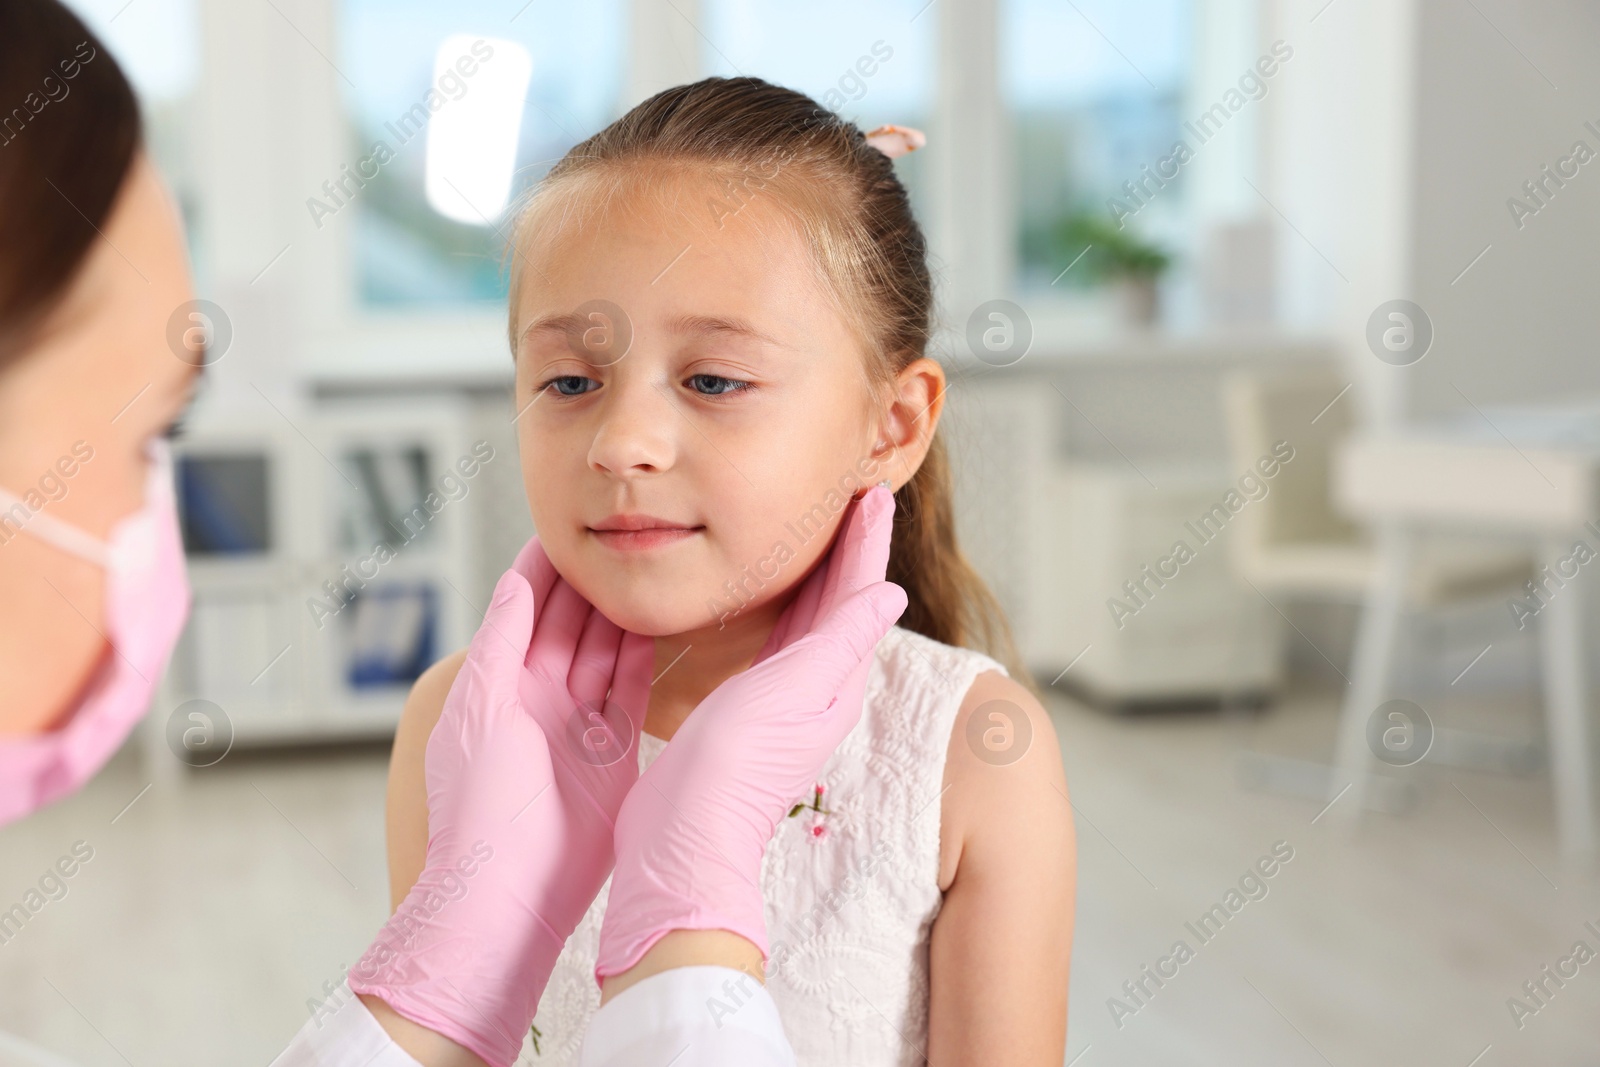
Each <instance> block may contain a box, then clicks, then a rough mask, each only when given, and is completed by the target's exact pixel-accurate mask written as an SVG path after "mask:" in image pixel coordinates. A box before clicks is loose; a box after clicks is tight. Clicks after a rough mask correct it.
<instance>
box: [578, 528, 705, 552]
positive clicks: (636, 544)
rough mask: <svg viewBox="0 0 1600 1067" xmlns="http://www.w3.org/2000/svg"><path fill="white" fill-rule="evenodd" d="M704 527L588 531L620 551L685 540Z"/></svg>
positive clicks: (640, 549)
mask: <svg viewBox="0 0 1600 1067" xmlns="http://www.w3.org/2000/svg"><path fill="white" fill-rule="evenodd" d="M704 529H705V527H703V526H695V527H692V528H687V529H686V528H684V527H665V526H655V527H651V528H650V529H648V530H590V531H589V532H590V533H592V534H594V536H595V537H596V538H597V539H598V540H599V541H600V543H601V544H602V545H605V546H606V547H607V548H614V549H616V550H618V551H620V552H642V551H645V550H646V549H651V548H662V547H664V546H666V545H673V544H677V543H678V542H679V541H686V540H688V539H689V538H691V537H693V536H695V535H696V534H698V533H700V532H701V531H702V530H704Z"/></svg>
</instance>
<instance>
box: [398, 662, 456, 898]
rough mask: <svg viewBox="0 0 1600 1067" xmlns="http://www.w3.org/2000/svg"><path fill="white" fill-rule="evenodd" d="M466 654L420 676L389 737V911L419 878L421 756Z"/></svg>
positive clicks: (423, 829) (424, 832)
mask: <svg viewBox="0 0 1600 1067" xmlns="http://www.w3.org/2000/svg"><path fill="white" fill-rule="evenodd" d="M466 658H467V650H466V649H464V648H463V649H461V650H460V651H458V652H454V653H451V654H450V655H448V656H446V657H445V658H444V659H442V660H440V661H439V662H438V663H435V664H434V665H433V666H431V667H429V668H428V669H427V670H425V671H423V672H422V676H421V677H420V678H418V679H417V680H416V683H415V684H413V685H412V687H411V695H410V696H408V697H406V705H405V709H404V710H403V711H401V713H400V725H399V726H398V727H397V728H396V729H395V733H394V751H393V753H392V754H391V755H390V757H389V791H388V796H387V799H386V801H385V805H384V807H385V814H384V827H385V832H386V834H387V836H388V845H389V908H390V910H393V909H395V908H398V907H399V906H400V902H401V901H402V900H404V899H405V898H406V894H407V893H409V892H411V887H412V886H413V885H415V884H416V881H417V878H418V876H420V875H421V874H422V866H423V861H424V859H425V858H426V856H427V853H428V786H427V781H426V779H425V778H424V777H423V756H424V755H426V753H427V751H428V738H429V737H431V736H432V735H433V728H434V726H435V724H437V723H438V721H439V715H440V713H441V712H443V711H444V698H445V697H447V696H449V695H450V687H451V685H453V684H454V683H455V680H456V675H457V674H459V673H461V664H462V663H464V662H466Z"/></svg>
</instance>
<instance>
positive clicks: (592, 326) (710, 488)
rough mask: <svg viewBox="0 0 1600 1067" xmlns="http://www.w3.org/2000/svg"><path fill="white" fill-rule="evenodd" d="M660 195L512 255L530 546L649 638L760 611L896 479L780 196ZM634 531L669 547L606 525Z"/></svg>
mask: <svg viewBox="0 0 1600 1067" xmlns="http://www.w3.org/2000/svg"><path fill="white" fill-rule="evenodd" d="M668 181H669V184H668V188H667V191H666V193H665V195H663V196H651V195H644V194H641V193H639V192H636V191H635V192H629V193H627V194H626V195H622V196H619V197H617V198H616V199H614V200H612V201H611V202H610V203H609V204H608V205H607V206H606V207H605V208H603V209H600V210H597V212H596V214H595V215H594V216H593V217H592V219H591V220H589V221H587V222H585V223H583V224H582V225H580V226H575V227H573V228H572V230H570V231H568V232H565V233H564V235H563V236H561V237H559V238H557V239H556V240H554V241H550V242H547V243H546V245H545V246H544V247H525V248H523V249H521V250H520V253H519V254H520V255H521V256H522V257H523V259H522V262H521V264H520V266H521V269H522V281H521V288H520V291H519V292H518V293H516V294H514V299H515V300H517V302H518V303H517V311H518V314H517V323H518V326H517V328H518V330H519V332H520V336H519V337H518V338H517V409H518V410H519V411H520V412H521V414H520V415H519V416H518V417H517V427H518V441H519V446H520V450H521V457H522V469H523V478H524V481H525V483H526V487H527V492H528V501H529V506H530V508H531V511H532V515H533V522H534V526H535V528H536V529H537V531H538V533H539V538H540V542H541V543H542V544H543V546H544V549H545V551H546V553H547V554H548V555H549V557H550V560H551V562H552V563H554V564H555V567H556V569H557V570H558V571H559V572H560V573H561V575H562V576H563V577H564V578H566V580H567V581H568V582H570V583H571V584H572V586H573V587H574V588H575V589H576V590H577V591H578V592H579V593H581V594H582V595H583V596H584V598H585V599H587V600H588V601H589V602H590V603H591V604H593V605H594V606H595V607H596V608H598V609H599V610H600V612H601V613H602V614H604V615H605V616H606V617H608V618H609V619H611V620H612V621H613V622H615V623H617V624H618V625H619V626H621V627H623V628H624V629H627V630H632V631H634V632H635V633H641V634H646V635H650V636H665V635H670V634H680V633H685V632H688V631H691V630H696V629H700V628H702V627H706V626H708V625H709V626H711V627H713V628H720V627H721V626H722V625H723V624H724V623H725V622H726V621H727V620H728V619H730V618H741V617H745V618H747V617H749V616H748V613H750V612H753V611H757V610H758V609H759V608H761V607H762V606H763V605H770V604H771V603H772V602H773V601H774V600H776V599H778V598H780V597H781V596H782V594H783V593H785V592H787V591H788V590H790V589H792V588H793V587H794V586H795V585H796V584H797V583H798V582H799V581H800V579H801V578H803V577H804V576H805V575H806V574H807V573H808V572H809V571H810V569H811V568H812V566H813V565H814V564H815V563H816V562H817V561H818V560H819V559H820V558H821V557H822V555H823V553H824V551H825V550H826V548H827V547H828V545H829V543H830V540H831V538H832V536H833V534H834V531H835V530H836V529H837V528H838V525H839V522H840V520H841V518H842V514H843V510H844V507H845V506H846V504H848V502H849V499H850V497H851V495H852V494H853V493H854V492H855V491H856V490H857V489H859V488H861V487H864V486H869V485H872V484H873V483H875V482H878V481H880V480H883V479H885V478H888V479H891V481H892V483H893V484H895V485H898V484H899V482H900V479H898V478H896V477H895V475H896V474H897V473H898V471H897V470H892V469H891V468H890V465H889V461H888V458H887V454H886V451H887V450H879V449H877V448H876V447H875V446H876V445H877V443H878V440H879V428H880V427H879V412H878V406H877V405H876V404H875V403H874V401H873V394H872V392H871V390H870V389H869V386H868V380H867V377H866V372H865V363H864V354H863V352H862V349H861V346H860V344H859V342H858V341H857V340H856V338H855V337H854V336H853V335H852V334H851V332H850V331H849V329H848V327H847V325H846V323H845V321H844V319H843V317H842V316H841V314H840V313H839V312H838V311H837V310H836V309H835V308H834V307H833V306H832V305H831V304H830V303H829V301H828V300H827V298H826V296H825V295H824V290H823V289H822V287H821V282H820V280H819V278H818V277H817V275H816V272H815V268H814V267H813V266H812V264H811V261H810V259H809V256H808V255H807V252H806V249H805V247H804V245H803V244H802V240H801V237H800V236H799V234H798V233H797V232H795V231H794V229H793V228H792V227H791V225H790V224H789V222H788V221H787V220H786V218H785V216H784V213H783V211H782V210H781V206H780V205H779V204H778V203H777V201H776V193H775V192H774V191H772V190H770V189H768V190H760V189H742V190H740V197H741V198H742V199H743V200H744V205H743V206H742V207H740V206H739V202H738V201H737V200H733V199H731V198H730V197H729V194H728V193H727V191H726V188H727V187H726V186H725V185H724V184H723V183H721V182H713V181H711V180H708V179H707V178H705V177H700V176H694V175H687V174H686V175H682V176H679V177H674V178H671V179H669V180H668ZM558 210H559V209H558ZM575 315H576V316H577V321H576V322H574V321H573V317H574V316H575ZM563 317H566V319H563ZM629 519H632V520H635V522H634V524H635V525H637V524H640V523H642V524H645V525H649V526H662V527H670V529H661V530H656V531H654V532H650V531H644V532H631V533H630V532H618V531H616V530H614V529H608V527H617V526H626V525H628V524H629V523H628V520H629Z"/></svg>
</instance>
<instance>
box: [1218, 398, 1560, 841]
mask: <svg viewBox="0 0 1600 1067" xmlns="http://www.w3.org/2000/svg"><path fill="white" fill-rule="evenodd" d="M1347 384H1348V383H1347V382H1344V381H1341V380H1339V379H1338V378H1336V377H1334V376H1333V375H1332V374H1331V372H1329V371H1322V370H1299V369H1296V370H1293V371H1279V372H1271V373H1254V374H1249V373H1239V374H1235V375H1233V376H1230V377H1229V378H1228V379H1226V380H1225V381H1224V383H1223V407H1224V411H1225V417H1226V420H1227V428H1228V438H1229V447H1230V451H1231V453H1232V457H1233V463H1234V467H1235V468H1236V469H1237V470H1240V471H1243V470H1245V469H1247V468H1249V467H1252V466H1254V465H1255V463H1256V461H1257V459H1258V458H1260V457H1261V456H1264V455H1271V454H1272V449H1273V447H1274V445H1275V444H1277V443H1278V442H1282V441H1287V442H1288V443H1289V445H1290V446H1292V447H1293V449H1294V455H1293V459H1292V460H1291V461H1290V462H1288V463H1286V464H1284V465H1283V467H1282V469H1281V470H1280V471H1279V472H1278V474H1277V475H1276V476H1275V477H1274V478H1273V479H1271V481H1270V483H1269V485H1270V489H1269V492H1268V493H1267V495H1266V496H1265V497H1264V498H1262V499H1261V500H1260V501H1258V502H1255V503H1252V504H1251V506H1250V507H1248V508H1245V509H1244V510H1243V511H1242V512H1241V513H1240V514H1239V516H1238V528H1237V529H1235V530H1234V531H1233V532H1232V536H1231V537H1230V544H1229V548H1230V560H1231V563H1232V565H1233V567H1234V569H1235V571H1236V572H1237V573H1238V575H1239V576H1240V577H1242V578H1243V579H1245V580H1246V581H1248V582H1250V583H1251V584H1252V585H1253V586H1255V587H1256V588H1257V590H1258V591H1259V592H1260V593H1261V594H1262V595H1263V596H1264V597H1268V598H1272V597H1286V598H1310V599H1317V600H1331V601H1336V602H1347V603H1355V604H1359V605H1361V607H1362V610H1363V612H1364V615H1363V619H1364V621H1365V620H1368V619H1372V618H1385V619H1393V618H1396V617H1397V616H1398V615H1399V612H1398V611H1393V612H1378V613H1376V614H1374V606H1375V604H1376V602H1377V600H1378V598H1383V597H1394V598H1399V602H1400V606H1402V607H1403V608H1405V609H1409V610H1411V611H1435V610H1437V609H1440V608H1443V607H1445V606H1448V605H1456V604H1465V603H1470V602H1472V601H1474V600H1479V599H1481V598H1483V597H1486V596H1493V595H1498V596H1501V597H1504V596H1507V595H1510V594H1513V593H1516V592H1519V591H1520V590H1521V587H1522V584H1523V583H1524V582H1526V581H1527V580H1528V578H1529V577H1531V575H1532V573H1533V563H1532V558H1531V556H1530V554H1529V553H1528V552H1527V551H1525V550H1519V549H1516V548H1504V547H1500V546H1498V545H1495V544H1492V543H1488V544H1486V543H1483V542H1481V541H1473V540H1470V539H1461V538H1447V537H1435V538H1431V539H1429V540H1427V541H1425V542H1422V543H1421V544H1419V546H1418V549H1417V551H1416V552H1415V553H1414V558H1411V559H1409V560H1397V559H1394V558H1392V557H1390V556H1381V555H1380V553H1379V552H1378V551H1377V550H1376V548H1375V547H1374V545H1373V544H1372V542H1371V540H1370V538H1369V537H1368V536H1367V535H1366V533H1365V531H1363V530H1362V528H1361V527H1359V526H1357V525H1355V524H1353V523H1351V522H1350V521H1348V520H1346V519H1345V518H1343V517H1342V516H1341V515H1339V514H1338V513H1337V512H1336V511H1335V510H1334V507H1333V505H1332V502H1331V498H1330V493H1329V484H1330V467H1331V460H1332V455H1333V451H1334V448H1335V447H1336V445H1337V444H1338V442H1339V441H1340V440H1341V439H1342V438H1343V437H1344V436H1345V435H1346V434H1347V433H1349V431H1350V429H1351V427H1352V424H1353V422H1354V416H1355V407H1354V403H1355V402H1354V399H1353V398H1352V397H1348V396H1346V397H1344V398H1342V399H1339V400H1337V401H1335V398H1336V397H1339V395H1340V391H1341V390H1343V389H1344V388H1345V387H1346V385H1347ZM1398 638H1399V632H1398V627H1397V626H1374V625H1363V626H1361V628H1360V631H1359V633H1358V640H1357V642H1356V646H1355V649H1354V653H1353V655H1352V657H1351V664H1350V668H1349V674H1348V677H1347V681H1348V682H1349V685H1348V688H1347V690H1346V693H1345V697H1344V700H1343V701H1342V706H1341V710H1340V724H1339V741H1338V752H1337V753H1336V755H1335V759H1336V762H1337V767H1333V766H1319V765H1317V764H1311V763H1304V762H1300V761H1291V760H1282V759H1273V758H1265V757H1259V756H1256V757H1245V758H1243V759H1242V760H1241V764H1240V771H1241V777H1242V778H1244V779H1245V780H1246V781H1247V784H1253V785H1260V786H1265V787H1267V788H1277V789H1285V790H1288V791H1292V792H1296V793H1300V794H1302V795H1307V796H1319V797H1322V798H1324V799H1326V800H1328V801H1330V802H1331V801H1332V800H1333V799H1334V798H1335V797H1337V796H1339V795H1340V793H1341V791H1342V790H1344V789H1345V788H1346V786H1347V785H1348V787H1349V791H1350V793H1351V794H1352V795H1351V797H1350V798H1349V801H1348V802H1347V803H1345V804H1344V805H1343V806H1342V809H1341V811H1340V814H1339V816H1338V817H1341V818H1350V817H1353V815H1354V813H1356V812H1357V811H1359V810H1360V807H1361V805H1362V803H1363V802H1366V803H1368V804H1369V805H1370V806H1372V807H1377V808H1382V809H1386V810H1399V809H1402V808H1404V807H1406V806H1408V805H1409V804H1410V803H1411V802H1412V801H1413V800H1414V798H1415V791H1414V790H1412V789H1411V788H1410V787H1409V786H1408V785H1406V784H1405V783H1402V782H1396V781H1395V780H1393V779H1391V778H1385V777H1380V776H1376V775H1371V774H1370V773H1369V772H1370V770H1371V768H1372V766H1373V763H1374V758H1373V754H1372V752H1371V751H1370V750H1369V749H1368V747H1367V745H1368V741H1367V722H1368V719H1369V718H1370V717H1371V716H1372V714H1373V713H1374V711H1376V709H1377V708H1378V706H1379V705H1380V704H1381V703H1382V702H1383V701H1384V700H1385V699H1387V698H1388V697H1389V696H1391V695H1393V694H1390V693H1388V692H1386V690H1387V689H1388V688H1389V686H1390V684H1391V683H1392V680H1393V679H1392V677H1391V675H1392V673H1393V671H1392V668H1393V664H1394V658H1395V656H1394V652H1395V646H1396V642H1397V640H1398ZM1318 651H1319V652H1320V651H1321V650H1320V649H1319V650H1318ZM1335 669H1338V667H1337V665H1335ZM1341 673H1344V672H1343V671H1341ZM1539 755H1540V750H1539V749H1538V748H1537V747H1536V746H1531V745H1527V744H1508V743H1507V742H1504V741H1500V740H1498V739H1489V738H1484V737H1483V736H1482V735H1475V734H1467V733H1464V732H1461V731H1452V730H1448V729H1436V730H1435V733H1434V747H1433V749H1432V750H1431V751H1430V753H1429V758H1432V759H1435V760H1438V761H1441V762H1452V763H1459V764H1462V765H1467V766H1475V767H1481V768H1489V769H1499V770H1508V771H1520V770H1527V769H1531V767H1532V766H1535V765H1537V763H1538V760H1539Z"/></svg>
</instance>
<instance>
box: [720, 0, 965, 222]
mask: <svg viewBox="0 0 1600 1067" xmlns="http://www.w3.org/2000/svg"><path fill="white" fill-rule="evenodd" d="M701 10H702V11H703V12H704V13H705V18H704V20H703V22H702V24H701V29H702V30H703V35H702V39H701V40H702V45H701V67H702V69H703V70H705V71H706V73H707V74H708V75H721V76H724V77H734V76H737V75H740V74H749V75H754V76H756V77H759V78H765V79H766V80H767V81H770V82H773V83H774V84H777V85H783V86H787V87H789V88H791V89H796V90H798V91H800V92H803V93H805V94H807V95H808V96H810V97H811V98H813V99H814V100H816V101H817V102H818V103H820V104H821V105H822V106H823V107H826V108H829V109H830V110H832V111H836V112H838V113H839V114H840V115H842V116H843V117H845V118H847V119H850V120H852V121H853V122H855V123H856V124H857V125H858V126H860V127H861V128H862V129H863V130H871V129H873V128H874V127H877V126H882V125H884V124H885V123H894V124H896V125H900V126H915V127H917V128H918V129H922V130H927V129H928V128H929V126H930V125H931V124H932V117H933V108H934V95H933V89H934V72H935V69H936V66H937V60H938V56H937V53H936V47H937V38H936V33H937V27H938V21H939V20H938V12H937V11H936V10H930V9H929V4H928V0H886V2H881V3H874V4H861V3H859V2H852V0H815V2H811V3H805V4H794V3H788V2H786V0H704V2H703V4H702V7H701ZM925 165H926V154H925V153H920V152H912V153H911V154H910V155H907V156H902V157H901V158H900V159H898V160H896V161H895V170H896V172H897V173H898V174H899V175H900V180H901V181H902V182H903V183H905V186H906V190H907V192H908V193H909V194H910V196H911V203H912V208H913V210H914V211H916V213H917V218H918V221H920V222H921V223H922V225H923V227H924V229H926V228H927V226H928V222H929V216H928V203H927V201H928V193H927V178H926V171H925V169H924V168H925Z"/></svg>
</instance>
